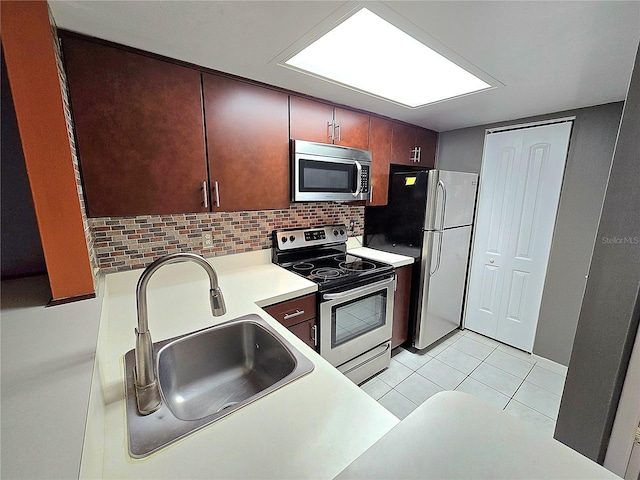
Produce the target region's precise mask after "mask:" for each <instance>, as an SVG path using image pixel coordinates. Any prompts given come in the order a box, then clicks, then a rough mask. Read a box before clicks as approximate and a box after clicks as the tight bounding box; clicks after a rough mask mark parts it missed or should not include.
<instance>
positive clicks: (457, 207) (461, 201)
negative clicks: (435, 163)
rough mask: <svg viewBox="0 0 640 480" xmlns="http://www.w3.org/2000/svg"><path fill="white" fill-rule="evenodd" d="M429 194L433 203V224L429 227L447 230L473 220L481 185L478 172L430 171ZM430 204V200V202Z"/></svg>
mask: <svg viewBox="0 0 640 480" xmlns="http://www.w3.org/2000/svg"><path fill="white" fill-rule="evenodd" d="M429 177H430V178H429V188H430V189H431V192H430V194H429V198H430V199H432V202H433V206H432V207H431V212H432V216H433V221H432V222H431V226H427V224H425V229H427V230H444V229H446V228H455V227H459V226H462V225H471V224H472V223H473V213H474V208H475V203H476V191H477V189H478V175H477V174H475V173H465V172H449V171H445V170H432V171H430V172H429ZM427 205H428V207H427V208H429V202H427Z"/></svg>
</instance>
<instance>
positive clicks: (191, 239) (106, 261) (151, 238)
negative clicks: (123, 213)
mask: <svg viewBox="0 0 640 480" xmlns="http://www.w3.org/2000/svg"><path fill="white" fill-rule="evenodd" d="M352 220H353V222H354V223H355V228H354V231H353V233H352V234H351V235H362V230H363V227H364V207H362V206H350V205H341V204H335V203H296V204H292V205H291V206H290V207H289V208H288V209H284V210H258V211H250V212H215V213H197V214H195V213H194V214H180V215H142V216H137V217H118V218H115V217H104V218H90V219H89V225H90V228H91V235H92V237H93V247H94V249H95V253H96V258H97V262H98V266H99V267H100V270H101V271H102V272H104V273H111V272H116V271H121V270H130V269H134V268H142V267H145V266H146V265H148V264H149V263H151V262H152V261H153V260H155V259H157V258H159V257H161V256H163V255H167V254H169V253H175V252H194V253H199V254H201V255H204V256H205V257H211V256H214V255H215V256H218V255H227V254H230V253H241V252H249V251H253V250H261V249H265V248H271V245H272V244H271V232H272V231H273V230H277V229H281V228H305V227H309V226H320V225H330V224H345V225H347V226H349V224H350V222H351V221H352ZM207 230H210V231H212V232H213V245H212V246H211V247H207V248H204V247H203V245H202V232H203V231H207Z"/></svg>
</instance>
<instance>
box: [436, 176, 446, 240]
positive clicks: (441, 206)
mask: <svg viewBox="0 0 640 480" xmlns="http://www.w3.org/2000/svg"><path fill="white" fill-rule="evenodd" d="M438 188H441V189H442V204H441V205H440V228H438V230H444V215H445V212H446V211H447V189H446V187H445V186H444V183H443V182H442V180H438Z"/></svg>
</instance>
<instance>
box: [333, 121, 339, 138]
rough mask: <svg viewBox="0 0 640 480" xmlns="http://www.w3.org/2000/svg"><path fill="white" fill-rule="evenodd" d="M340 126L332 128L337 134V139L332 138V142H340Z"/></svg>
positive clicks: (337, 124)
mask: <svg viewBox="0 0 640 480" xmlns="http://www.w3.org/2000/svg"><path fill="white" fill-rule="evenodd" d="M340 131H341V129H340V124H339V123H336V125H335V127H334V132H337V133H338V138H335V137H333V141H334V142H335V141H336V140H337V141H338V142H339V141H340Z"/></svg>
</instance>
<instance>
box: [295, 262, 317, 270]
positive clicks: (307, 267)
mask: <svg viewBox="0 0 640 480" xmlns="http://www.w3.org/2000/svg"><path fill="white" fill-rule="evenodd" d="M312 268H313V263H308V262H300V263H296V264H295V265H294V266H293V269H294V270H298V271H301V272H304V271H306V270H311V269H312Z"/></svg>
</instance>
